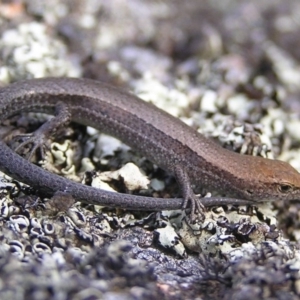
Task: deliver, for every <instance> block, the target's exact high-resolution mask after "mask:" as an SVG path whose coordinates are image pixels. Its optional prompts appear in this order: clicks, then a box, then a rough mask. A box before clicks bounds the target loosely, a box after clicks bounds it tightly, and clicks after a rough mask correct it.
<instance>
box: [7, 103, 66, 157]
mask: <svg viewBox="0 0 300 300" xmlns="http://www.w3.org/2000/svg"><path fill="white" fill-rule="evenodd" d="M70 121H71V112H70V109H69V107H68V106H67V105H66V104H65V103H63V102H59V103H58V104H57V105H56V106H55V115H54V117H53V118H51V119H50V120H48V121H47V122H46V123H44V124H43V125H42V126H41V127H40V128H38V129H37V130H36V131H34V132H33V133H27V134H19V135H17V136H15V137H14V138H13V139H14V140H21V142H20V143H19V144H18V146H17V147H15V148H14V150H15V151H16V152H20V150H22V149H25V148H27V147H28V146H30V145H31V149H30V150H29V152H28V155H27V159H28V160H29V161H30V160H31V159H32V157H33V155H34V154H35V153H36V151H37V150H39V151H40V155H41V157H42V159H44V157H45V149H48V150H49V149H50V142H49V139H51V138H53V137H54V136H55V135H56V133H57V131H58V130H59V129H60V128H63V126H67V125H68V124H69V123H70Z"/></svg>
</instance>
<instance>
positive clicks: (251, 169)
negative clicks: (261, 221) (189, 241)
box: [0, 78, 300, 211]
mask: <svg viewBox="0 0 300 300" xmlns="http://www.w3.org/2000/svg"><path fill="white" fill-rule="evenodd" d="M22 112H43V113H49V114H54V115H55V117H54V118H53V119H52V120H50V121H49V122H48V123H45V124H44V125H43V126H42V127H41V128H40V129H38V130H37V131H36V132H35V133H33V134H32V136H31V137H29V139H28V140H27V141H25V142H24V144H22V145H21V146H24V145H25V144H28V143H32V145H33V151H35V150H36V149H37V148H39V147H42V146H43V145H42V144H43V143H44V141H45V139H46V138H47V137H49V135H51V136H54V135H55V131H56V129H57V128H58V127H59V126H63V125H66V124H68V122H70V121H74V122H77V123H80V124H83V125H87V126H91V127H95V128H97V129H100V130H101V131H103V132H105V133H108V134H111V135H113V136H115V137H117V138H119V139H120V140H122V141H124V142H125V143H126V144H128V145H129V146H131V147H132V148H134V149H136V150H137V151H138V152H139V153H141V154H142V155H144V156H146V157H147V158H149V159H150V160H151V161H153V162H154V163H156V164H157V165H159V166H160V167H162V168H163V169H165V170H167V171H169V172H171V173H173V174H174V176H175V178H176V180H177V182H178V184H179V185H180V188H181V192H182V199H180V198H174V199H163V198H151V197H143V196H135V195H128V194H120V193H112V192H106V191H103V190H100V189H96V188H92V187H89V186H85V185H82V184H79V183H75V182H72V181H70V180H68V179H66V178H63V177H60V176H58V175H55V174H52V173H50V172H48V171H46V170H44V169H42V168H40V167H38V166H36V165H34V164H32V163H31V162H30V161H29V160H26V159H24V158H22V157H21V156H19V155H18V154H17V153H16V152H15V151H13V150H12V149H10V148H9V147H8V146H7V145H6V144H5V143H4V142H3V141H0V170H1V171H2V172H4V173H6V174H8V175H10V176H11V177H13V178H15V179H17V180H19V181H21V182H23V183H26V184H28V185H30V186H32V187H33V188H34V189H36V190H37V191H38V192H39V193H40V194H42V195H45V196H51V195H53V194H55V192H57V191H60V192H65V193H68V194H70V195H71V196H72V197H73V198H74V199H75V200H78V201H82V202H86V203H91V204H99V205H103V206H112V207H120V208H129V209H137V210H156V211H157V210H170V209H179V208H186V207H187V206H188V204H189V202H190V203H191V207H192V211H194V210H195V207H196V208H197V209H198V210H201V208H202V204H204V205H220V204H223V203H225V204H226V203H232V204H251V203H252V204H255V203H258V202H262V201H270V200H284V201H286V200H296V199H300V174H299V173H298V172H297V171H296V170H295V169H294V168H293V167H291V166H290V165H289V164H288V163H285V162H282V161H279V160H270V159H265V158H261V157H253V156H246V155H240V154H237V153H234V152H232V151H229V150H226V149H223V148H222V147H221V146H219V145H218V144H217V143H215V142H214V141H212V140H210V139H207V138H206V137H204V136H203V135H201V134H200V133H198V132H197V131H195V130H193V129H192V128H190V127H189V126H187V125H185V124H184V123H183V122H181V121H180V120H178V119H176V118H174V117H172V116H171V115H169V114H168V113H166V112H164V111H162V110H160V109H158V108H156V107H155V106H154V105H151V104H149V103H146V102H144V101H142V100H140V99H139V98H137V97H135V96H134V95H132V94H130V93H128V92H125V91H122V90H120V89H118V88H114V87H112V86H109V85H107V84H104V83H100V82H96V81H93V80H88V79H75V78H43V79H33V80H27V81H21V82H17V83H14V84H11V85H9V86H6V87H3V88H1V89H0V120H1V121H3V120H5V119H6V118H8V117H10V116H13V115H16V114H18V113H22ZM199 188H205V189H208V190H216V191H218V192H220V193H223V194H224V193H225V194H226V195H228V196H231V197H236V198H237V199H235V198H202V199H201V203H202V204H199V203H200V201H198V198H197V197H196V196H195V193H194V191H197V190H198V189H199Z"/></svg>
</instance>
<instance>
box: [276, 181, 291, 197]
mask: <svg viewBox="0 0 300 300" xmlns="http://www.w3.org/2000/svg"><path fill="white" fill-rule="evenodd" d="M278 189H279V192H281V193H283V194H285V193H288V192H290V191H291V190H292V186H291V185H289V184H287V183H283V184H280V185H279V187H278Z"/></svg>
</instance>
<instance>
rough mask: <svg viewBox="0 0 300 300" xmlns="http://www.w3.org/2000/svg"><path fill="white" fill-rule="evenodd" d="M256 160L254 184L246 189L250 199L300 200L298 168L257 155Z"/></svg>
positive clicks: (299, 174) (253, 165)
mask: <svg viewBox="0 0 300 300" xmlns="http://www.w3.org/2000/svg"><path fill="white" fill-rule="evenodd" d="M255 162H256V163H255V164H252V167H254V168H255V170H254V172H253V174H255V175H254V176H253V177H254V178H252V182H253V184H252V185H251V188H249V189H245V191H244V192H245V193H246V195H245V196H246V197H247V198H248V199H251V200H254V198H255V201H260V200H259V199H261V201H265V200H286V201H288V200H300V173H299V172H298V171H297V170H296V169H294V168H293V167H292V166H291V165H289V164H288V163H286V162H283V161H280V160H271V159H264V158H259V157H256V158H255ZM249 173H251V170H249ZM249 175H250V174H249Z"/></svg>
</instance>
